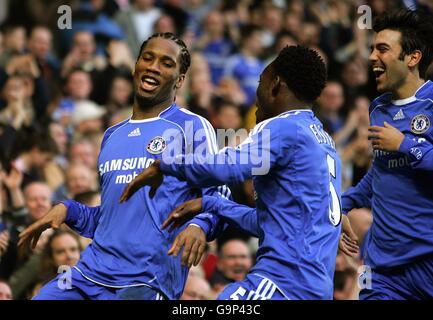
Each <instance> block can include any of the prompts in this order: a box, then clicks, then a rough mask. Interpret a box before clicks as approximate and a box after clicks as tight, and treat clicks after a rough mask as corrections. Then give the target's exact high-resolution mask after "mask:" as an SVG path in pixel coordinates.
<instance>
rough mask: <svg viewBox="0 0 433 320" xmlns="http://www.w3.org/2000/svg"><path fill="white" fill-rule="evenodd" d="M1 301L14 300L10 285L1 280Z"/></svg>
mask: <svg viewBox="0 0 433 320" xmlns="http://www.w3.org/2000/svg"><path fill="white" fill-rule="evenodd" d="M0 300H12V291H11V288H10V287H9V284H8V283H7V282H5V281H3V280H0Z"/></svg>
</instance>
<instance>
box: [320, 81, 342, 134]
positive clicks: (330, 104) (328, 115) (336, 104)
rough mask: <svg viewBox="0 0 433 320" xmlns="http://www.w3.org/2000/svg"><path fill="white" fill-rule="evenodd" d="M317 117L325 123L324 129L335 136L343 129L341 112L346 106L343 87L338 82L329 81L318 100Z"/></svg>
mask: <svg viewBox="0 0 433 320" xmlns="http://www.w3.org/2000/svg"><path fill="white" fill-rule="evenodd" d="M317 105H318V108H317V110H316V116H317V117H318V118H319V119H320V121H321V122H322V123H323V127H324V129H325V130H326V131H327V132H328V133H330V134H331V135H334V134H335V133H337V132H338V131H339V130H341V128H342V127H343V119H342V118H341V116H340V114H339V111H340V109H341V107H343V105H344V94H343V87H342V86H341V84H340V83H339V82H337V81H328V83H327V84H326V87H325V88H324V89H323V91H322V94H321V95H320V97H319V98H318V99H317Z"/></svg>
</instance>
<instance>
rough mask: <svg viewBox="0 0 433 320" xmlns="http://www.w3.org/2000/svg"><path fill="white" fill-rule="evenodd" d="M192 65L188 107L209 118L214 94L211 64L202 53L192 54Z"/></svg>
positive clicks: (189, 77)
mask: <svg viewBox="0 0 433 320" xmlns="http://www.w3.org/2000/svg"><path fill="white" fill-rule="evenodd" d="M191 65H192V66H191V70H190V72H189V76H188V84H189V87H188V90H189V92H188V94H189V99H188V108H189V109H190V110H191V111H192V112H195V113H197V114H199V115H201V116H204V117H206V118H208V117H209V112H210V107H211V102H212V98H213V96H214V90H213V85H212V82H211V76H210V71H209V65H208V63H207V61H206V60H205V58H204V57H203V55H201V54H200V53H194V54H193V55H192V57H191Z"/></svg>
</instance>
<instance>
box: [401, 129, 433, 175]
mask: <svg viewBox="0 0 433 320" xmlns="http://www.w3.org/2000/svg"><path fill="white" fill-rule="evenodd" d="M399 151H400V152H401V153H403V154H405V155H406V156H407V157H408V159H409V164H410V166H411V167H412V168H413V169H415V170H427V171H433V144H431V143H430V142H429V141H427V140H425V139H419V140H413V139H410V138H409V137H405V138H404V140H403V142H402V143H401V145H400V149H399Z"/></svg>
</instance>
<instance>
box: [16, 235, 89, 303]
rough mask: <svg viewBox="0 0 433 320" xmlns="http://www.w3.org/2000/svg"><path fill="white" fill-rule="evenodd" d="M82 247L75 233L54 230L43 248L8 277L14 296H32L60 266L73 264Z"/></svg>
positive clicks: (54, 274) (53, 275)
mask: <svg viewBox="0 0 433 320" xmlns="http://www.w3.org/2000/svg"><path fill="white" fill-rule="evenodd" d="M81 250H82V248H81V245H80V242H79V240H78V236H77V234H76V233H74V232H72V231H70V230H67V229H59V230H56V231H55V232H54V233H53V234H52V235H51V236H50V238H49V239H48V241H47V244H46V245H45V247H44V249H43V250H42V251H40V252H36V253H34V254H33V255H32V256H31V257H30V259H29V260H28V261H27V262H26V263H25V264H24V265H23V266H22V267H21V268H19V269H18V270H17V271H15V272H14V274H12V276H11V277H10V280H9V282H10V286H11V288H12V291H13V295H14V297H16V298H26V297H25V296H24V294H26V293H27V294H28V295H29V296H28V298H32V297H33V296H34V295H35V294H37V292H38V291H39V289H40V288H41V287H42V286H43V285H44V284H45V283H47V282H48V281H50V280H51V279H53V278H54V277H55V276H57V274H58V273H59V267H60V266H68V267H72V266H74V265H75V264H76V263H77V262H78V260H79V259H80V252H81Z"/></svg>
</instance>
